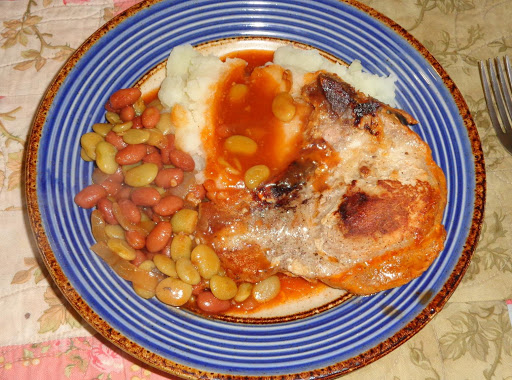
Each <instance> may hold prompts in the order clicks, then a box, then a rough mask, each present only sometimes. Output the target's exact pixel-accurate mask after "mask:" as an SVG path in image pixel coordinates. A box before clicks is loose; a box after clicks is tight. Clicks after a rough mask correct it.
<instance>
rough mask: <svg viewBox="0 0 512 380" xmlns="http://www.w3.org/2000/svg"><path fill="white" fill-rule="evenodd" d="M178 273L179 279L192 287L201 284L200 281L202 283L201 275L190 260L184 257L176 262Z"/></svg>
mask: <svg viewBox="0 0 512 380" xmlns="http://www.w3.org/2000/svg"><path fill="white" fill-rule="evenodd" d="M176 273H178V277H179V278H180V279H181V281H183V282H186V283H187V284H190V285H196V284H199V281H201V275H200V274H199V272H198V271H197V269H196V268H195V267H194V265H193V264H192V262H191V261H190V259H186V258H184V257H182V258H180V259H178V260H177V261H176Z"/></svg>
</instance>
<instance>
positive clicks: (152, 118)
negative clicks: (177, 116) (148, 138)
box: [141, 107, 160, 129]
mask: <svg viewBox="0 0 512 380" xmlns="http://www.w3.org/2000/svg"><path fill="white" fill-rule="evenodd" d="M141 117H142V125H143V126H144V128H148V129H152V128H155V127H156V125H157V124H158V122H159V121H160V111H159V110H158V108H156V107H148V108H146V109H145V110H144V112H142V115H141Z"/></svg>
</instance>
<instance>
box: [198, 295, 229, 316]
mask: <svg viewBox="0 0 512 380" xmlns="http://www.w3.org/2000/svg"><path fill="white" fill-rule="evenodd" d="M196 303H197V306H198V307H199V308H200V309H201V310H203V311H206V312H207V313H211V314H218V313H222V312H224V311H227V310H228V309H229V308H230V307H231V302H230V301H228V300H225V301H221V300H220V299H218V298H216V297H215V296H214V295H213V294H212V293H211V292H209V291H205V292H202V293H199V294H198V295H197V296H196Z"/></svg>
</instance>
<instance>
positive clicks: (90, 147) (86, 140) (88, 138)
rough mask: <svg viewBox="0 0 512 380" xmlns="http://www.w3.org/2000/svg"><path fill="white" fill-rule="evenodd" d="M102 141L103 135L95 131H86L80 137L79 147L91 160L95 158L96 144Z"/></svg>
mask: <svg viewBox="0 0 512 380" xmlns="http://www.w3.org/2000/svg"><path fill="white" fill-rule="evenodd" d="M102 141H103V137H101V136H100V135H99V134H97V133H96V132H88V133H85V134H83V135H82V137H80V145H81V147H82V148H83V150H84V151H85V154H87V156H88V157H90V158H91V159H93V160H95V159H96V146H97V145H98V144H99V143H100V142H102Z"/></svg>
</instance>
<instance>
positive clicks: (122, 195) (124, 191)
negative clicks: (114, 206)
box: [116, 186, 132, 201]
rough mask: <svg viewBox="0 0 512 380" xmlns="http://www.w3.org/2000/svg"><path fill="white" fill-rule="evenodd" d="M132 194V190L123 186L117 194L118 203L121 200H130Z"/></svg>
mask: <svg viewBox="0 0 512 380" xmlns="http://www.w3.org/2000/svg"><path fill="white" fill-rule="evenodd" d="M131 192H132V188H131V187H128V186H122V187H121V188H120V189H119V191H118V192H117V194H116V201H120V200H121V199H128V198H130V194H131Z"/></svg>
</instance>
